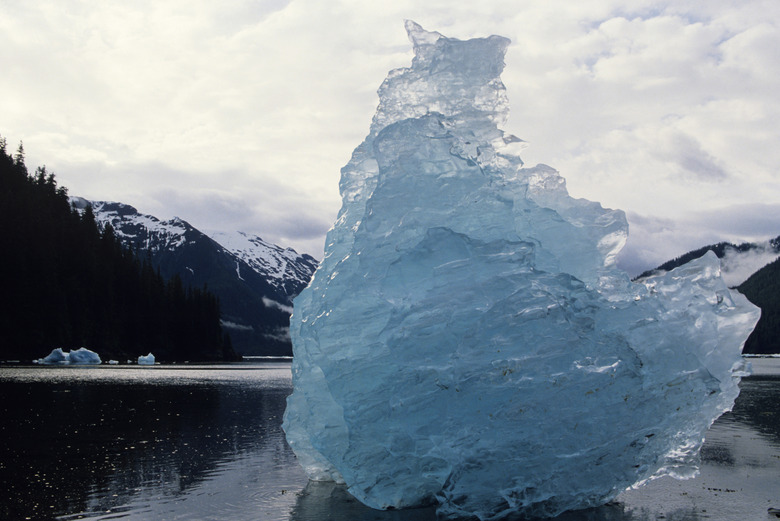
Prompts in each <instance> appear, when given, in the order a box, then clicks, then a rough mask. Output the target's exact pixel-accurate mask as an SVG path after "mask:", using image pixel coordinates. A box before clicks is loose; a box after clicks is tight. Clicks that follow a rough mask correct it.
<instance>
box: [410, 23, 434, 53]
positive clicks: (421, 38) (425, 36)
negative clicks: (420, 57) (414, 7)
mask: <svg viewBox="0 0 780 521" xmlns="http://www.w3.org/2000/svg"><path fill="white" fill-rule="evenodd" d="M404 27H406V34H408V35H409V41H411V42H412V44H414V53H415V54H417V53H418V51H417V49H418V48H419V47H422V46H424V45H433V44H435V43H436V42H438V41H439V39H441V38H444V35H443V34H441V33H439V32H436V31H426V30H425V29H423V28H422V26H421V25H420V24H418V23H417V22H415V21H412V20H405V21H404Z"/></svg>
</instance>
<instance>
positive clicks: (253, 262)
mask: <svg viewBox="0 0 780 521" xmlns="http://www.w3.org/2000/svg"><path fill="white" fill-rule="evenodd" d="M204 233H205V234H206V235H208V236H209V237H210V238H211V239H212V240H214V241H215V242H217V243H218V244H220V245H222V247H224V248H225V249H227V250H228V251H230V252H231V253H233V254H234V255H235V256H236V257H238V258H239V259H241V260H242V261H244V262H245V263H246V264H248V265H249V266H250V267H251V268H252V269H253V270H255V271H256V272H257V273H259V274H261V275H263V276H265V277H266V278H267V279H268V281H269V282H270V283H271V284H272V285H274V286H275V287H277V288H278V289H287V288H286V286H285V283H286V282H287V283H289V282H290V281H298V282H300V283H301V284H303V286H305V285H306V284H308V282H309V279H310V278H311V274H312V273H314V270H315V269H316V268H317V260H316V259H314V257H312V256H311V255H307V254H300V253H298V252H297V251H295V250H294V249H292V248H282V247H281V246H277V245H276V244H271V243H269V242H266V241H264V240H263V239H262V238H261V237H258V236H257V235H251V234H248V233H244V232H223V231H214V230H207V231H204Z"/></svg>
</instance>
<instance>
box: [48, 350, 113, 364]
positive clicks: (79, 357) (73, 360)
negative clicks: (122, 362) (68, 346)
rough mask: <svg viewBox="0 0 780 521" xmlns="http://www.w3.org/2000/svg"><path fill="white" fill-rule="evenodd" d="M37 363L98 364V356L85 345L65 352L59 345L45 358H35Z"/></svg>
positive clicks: (99, 361)
mask: <svg viewBox="0 0 780 521" xmlns="http://www.w3.org/2000/svg"><path fill="white" fill-rule="evenodd" d="M35 362H36V363H38V364H43V365H73V364H85V365H93V364H95V365H96V364H100V363H101V360H100V356H99V355H98V354H97V353H96V352H94V351H90V350H89V349H87V348H86V347H82V348H80V349H76V350H75V351H70V352H67V353H66V352H65V351H63V350H62V348H61V347H58V348H57V349H53V350H52V352H51V353H49V356H47V357H45V358H39V359H37V360H35Z"/></svg>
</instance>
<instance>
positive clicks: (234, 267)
mask: <svg viewBox="0 0 780 521" xmlns="http://www.w3.org/2000/svg"><path fill="white" fill-rule="evenodd" d="M71 204H73V205H74V206H75V207H76V208H80V209H82V210H83V209H84V208H86V207H87V206H88V205H90V206H91V207H92V212H93V213H94V215H95V219H96V221H97V222H98V223H100V224H101V225H103V226H105V225H106V224H110V225H111V226H112V227H113V229H114V231H115V233H116V235H117V237H118V238H119V239H120V240H121V241H122V242H123V243H124V244H125V245H126V246H129V247H131V248H133V249H134V250H135V251H137V252H138V253H139V254H140V257H141V258H143V257H144V256H148V258H149V259H150V260H151V262H152V264H153V265H154V266H155V267H156V268H159V270H160V272H161V273H162V275H163V276H164V277H166V278H170V277H173V276H174V275H178V276H179V277H181V279H182V281H183V282H184V283H185V284H188V285H190V286H193V287H203V286H204V285H205V286H207V287H208V289H209V290H210V291H212V292H213V293H215V294H216V295H217V296H218V297H219V299H220V306H221V308H222V319H223V320H222V325H223V327H225V328H226V330H227V331H228V332H229V333H230V335H231V338H232V340H233V347H234V348H235V350H236V352H238V353H239V354H244V355H260V354H262V355H289V354H291V344H290V338H289V317H290V313H291V312H292V300H293V298H294V297H295V296H296V295H298V293H300V291H301V290H302V289H303V288H305V287H306V285H307V284H308V283H309V280H310V279H311V276H312V274H313V273H314V270H315V269H316V267H317V261H316V260H315V259H314V258H313V257H311V256H310V255H305V254H303V255H301V254H299V253H297V252H296V251H295V250H293V249H291V248H282V247H280V246H277V245H274V244H270V243H267V242H265V241H263V240H262V239H261V238H260V237H256V236H251V235H249V234H245V233H242V232H236V233H232V234H230V233H223V232H211V234H210V235H211V237H210V236H209V235H207V234H205V233H203V232H201V231H200V230H198V229H196V228H195V227H193V226H192V225H190V224H189V223H188V222H186V221H184V220H182V219H179V218H173V219H170V220H167V221H161V220H160V219H158V218H157V217H154V216H152V215H145V214H141V213H139V212H138V210H136V209H135V208H134V207H132V206H130V205H127V204H123V203H116V202H106V201H87V200H85V199H82V198H79V197H72V198H71Z"/></svg>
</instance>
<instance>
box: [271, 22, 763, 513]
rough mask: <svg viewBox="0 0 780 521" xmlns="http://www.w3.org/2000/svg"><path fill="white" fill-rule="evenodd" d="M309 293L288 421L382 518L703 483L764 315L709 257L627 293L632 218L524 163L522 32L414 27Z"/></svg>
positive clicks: (348, 171)
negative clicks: (463, 32) (625, 262)
mask: <svg viewBox="0 0 780 521" xmlns="http://www.w3.org/2000/svg"><path fill="white" fill-rule="evenodd" d="M406 29H407V32H408V34H409V38H410V40H411V42H412V44H413V47H414V53H415V56H414V58H413V61H412V65H411V67H408V68H401V69H396V70H393V71H391V72H390V73H389V74H388V76H387V78H386V79H385V81H384V82H383V83H382V85H381V87H380V88H379V91H378V93H379V106H378V109H377V111H376V114H375V115H374V118H373V120H372V123H371V127H370V131H369V134H368V136H367V137H366V138H365V140H364V141H363V142H362V143H361V144H360V145H359V146H358V147H357V148H356V149H355V151H354V152H353V154H352V157H351V159H350V161H349V163H348V164H347V165H346V166H345V167H344V168H343V169H342V171H341V181H340V185H339V188H340V192H341V197H342V207H341V210H340V212H339V215H338V217H337V220H336V222H335V224H334V226H333V228H332V229H331V230H330V231H329V232H328V236H327V239H326V246H325V258H324V259H323V261H322V263H321V264H320V266H319V268H318V269H317V271H316V272H315V275H314V277H313V279H312V281H311V283H310V284H309V286H308V287H307V288H306V289H305V290H304V291H303V292H302V293H301V294H300V295H299V296H298V297H297V298H296V299H295V301H294V313H293V316H292V319H291V336H292V341H293V350H294V359H293V366H292V371H293V384H294V390H293V393H292V394H291V395H290V396H289V397H288V400H287V409H286V411H285V415H284V422H283V427H284V430H285V432H286V436H287V440H288V442H289V444H290V446H291V447H292V449H293V450H294V452H295V453H296V455H297V458H298V461H299V462H300V464H301V465H302V466H303V467H304V469H305V470H306V472H307V474H308V475H309V477H310V479H312V480H319V481H326V480H330V481H335V482H337V483H344V484H346V486H347V487H348V490H349V492H350V493H351V494H352V495H353V496H355V497H356V498H357V499H359V500H360V501H362V502H363V503H365V504H366V505H368V506H371V507H374V508H378V509H389V508H405V507H416V506H422V505H432V504H433V505H436V507H437V513H438V514H439V515H440V516H441V517H444V518H457V517H476V518H478V519H481V520H487V519H503V518H506V517H509V516H515V515H517V516H555V515H557V514H559V513H561V512H563V511H566V510H572V509H580V508H586V507H591V506H596V505H599V504H603V503H605V502H607V501H609V500H610V499H612V498H614V497H615V496H616V495H617V494H618V493H620V492H621V491H623V490H625V489H626V488H628V487H631V486H639V485H641V484H642V483H643V482H645V481H647V480H649V479H653V478H656V477H659V476H664V475H671V476H674V477H678V478H685V477H690V476H692V475H694V474H695V472H696V468H697V461H698V454H699V449H700V447H701V445H702V442H703V437H704V434H705V432H706V430H707V428H708V427H709V426H710V425H711V424H712V422H713V421H714V420H715V419H716V418H717V417H718V416H719V415H721V414H722V413H723V412H725V411H727V410H729V409H730V408H731V407H732V405H733V403H734V399H735V398H736V397H737V395H738V393H739V388H738V384H739V380H740V377H741V376H744V375H745V374H747V373H746V370H747V369H746V365H745V364H744V363H743V361H742V357H741V348H742V346H743V345H744V342H745V340H746V338H747V336H748V334H749V333H750V331H752V328H753V327H754V326H755V323H756V321H757V320H758V317H759V310H758V308H756V307H755V306H753V305H752V304H750V303H749V302H748V301H747V299H746V298H745V297H744V296H743V295H741V294H739V293H738V292H736V291H733V290H730V289H729V288H728V287H727V285H726V284H725V283H724V281H723V278H722V276H721V272H720V264H719V261H718V259H717V258H716V257H715V255H714V254H712V253H711V252H710V253H708V254H706V255H704V256H703V257H701V258H699V259H697V260H695V261H692V262H690V263H688V264H686V265H684V266H682V267H680V268H678V269H675V270H673V271H670V272H668V273H664V274H660V275H657V276H653V277H649V278H646V279H643V280H641V281H638V282H632V281H631V280H630V279H629V277H628V275H627V274H626V273H625V272H623V271H622V270H620V269H618V268H617V266H616V256H617V254H618V253H619V252H620V250H621V248H622V247H623V245H624V244H625V241H626V238H627V236H628V225H627V222H626V218H625V215H624V213H623V212H622V211H619V210H610V209H605V208H603V207H602V206H601V205H600V204H599V203H596V202H591V201H587V200H584V199H575V198H572V197H570V196H569V194H568V192H567V189H566V183H565V180H564V178H563V177H562V176H561V175H560V174H559V173H558V172H557V171H556V170H554V169H553V168H551V167H549V166H546V165H537V166H535V167H525V166H524V165H523V162H522V160H521V158H520V156H519V152H520V151H521V150H522V148H523V146H524V144H525V143H524V142H523V141H522V140H520V139H519V138H517V137H515V136H512V135H510V134H508V133H505V132H504V131H503V130H501V129H500V126H501V125H502V124H504V123H505V121H506V117H507V114H508V110H509V103H508V100H507V97H506V93H505V88H504V85H503V83H502V81H501V78H500V74H501V72H502V71H503V67H504V53H505V51H506V49H507V47H508V45H509V43H510V42H509V40H508V39H506V38H503V37H500V36H490V37H488V38H476V39H471V40H467V41H461V40H457V39H454V38H447V37H445V36H443V35H441V34H439V33H437V32H430V31H426V30H424V29H423V28H422V27H420V26H419V25H417V24H416V23H414V22H411V21H407V22H406Z"/></svg>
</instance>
